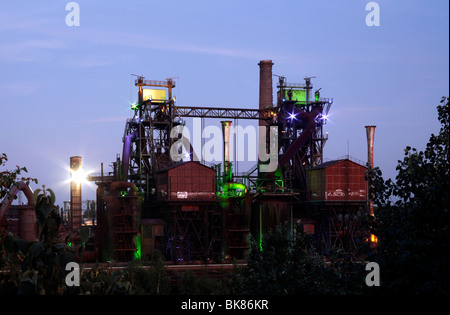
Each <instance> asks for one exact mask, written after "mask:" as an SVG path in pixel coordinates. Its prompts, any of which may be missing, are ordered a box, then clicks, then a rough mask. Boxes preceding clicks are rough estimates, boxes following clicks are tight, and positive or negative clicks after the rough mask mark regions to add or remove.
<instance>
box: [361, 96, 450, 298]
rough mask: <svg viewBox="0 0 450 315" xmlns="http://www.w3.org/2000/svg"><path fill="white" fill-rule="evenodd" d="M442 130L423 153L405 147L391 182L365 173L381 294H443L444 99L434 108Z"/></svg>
mask: <svg viewBox="0 0 450 315" xmlns="http://www.w3.org/2000/svg"><path fill="white" fill-rule="evenodd" d="M437 111H438V119H439V122H440V123H441V128H440V131H439V134H438V135H434V134H432V135H431V137H430V139H429V142H428V144H427V146H426V149H425V150H424V151H418V150H417V149H415V148H411V147H409V146H408V147H406V148H405V156H404V158H403V160H402V161H400V160H399V161H398V165H397V168H396V170H397V171H398V174H397V176H396V178H395V179H396V181H395V182H394V181H392V180H391V179H388V180H386V181H385V180H384V179H383V178H382V173H381V171H380V169H379V168H375V169H373V170H370V173H369V176H368V180H369V184H370V185H371V186H372V187H373V189H372V190H371V197H372V198H373V200H374V203H375V206H376V207H375V218H374V219H372V222H371V230H372V233H374V234H375V235H376V236H377V237H378V240H379V243H378V246H377V249H376V255H375V256H374V257H373V258H374V259H377V260H378V261H379V264H380V273H381V275H382V276H381V288H382V291H383V292H386V293H413V294H418V293H436V294H448V282H449V281H448V280H449V273H448V264H449V260H448V249H449V248H448V240H449V227H448V222H449V200H448V196H449V195H448V191H449V188H450V187H449V160H448V152H449V98H448V97H443V98H442V100H441V105H439V106H438V107H437Z"/></svg>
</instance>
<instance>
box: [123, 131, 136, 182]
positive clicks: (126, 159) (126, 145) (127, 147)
mask: <svg viewBox="0 0 450 315" xmlns="http://www.w3.org/2000/svg"><path fill="white" fill-rule="evenodd" d="M136 136H137V132H136V131H134V132H132V133H130V134H129V135H126V136H125V137H124V139H123V151H122V179H123V180H127V177H128V168H129V166H130V151H131V142H132V141H133V140H134V139H135V138H136Z"/></svg>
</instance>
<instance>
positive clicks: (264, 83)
mask: <svg viewBox="0 0 450 315" xmlns="http://www.w3.org/2000/svg"><path fill="white" fill-rule="evenodd" d="M258 66H259V109H266V108H269V107H272V106H273V94H272V93H273V91H272V66H273V62H272V60H261V61H260V62H259V63H258ZM259 125H260V126H261V125H266V123H265V122H264V121H263V120H259Z"/></svg>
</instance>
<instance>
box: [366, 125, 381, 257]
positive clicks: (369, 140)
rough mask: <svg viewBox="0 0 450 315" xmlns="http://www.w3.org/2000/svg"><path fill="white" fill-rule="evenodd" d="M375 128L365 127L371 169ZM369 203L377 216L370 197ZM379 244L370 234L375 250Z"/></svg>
mask: <svg viewBox="0 0 450 315" xmlns="http://www.w3.org/2000/svg"><path fill="white" fill-rule="evenodd" d="M375 127H376V126H365V128H366V135H367V163H368V164H369V167H370V168H373V165H374V164H373V142H374V138H375ZM367 202H368V204H369V214H370V215H372V216H373V215H375V213H374V210H373V200H372V199H370V195H369V197H368V199H367ZM377 243H378V238H377V237H376V236H375V235H373V234H370V246H371V247H372V248H374V247H375V246H376V244H377Z"/></svg>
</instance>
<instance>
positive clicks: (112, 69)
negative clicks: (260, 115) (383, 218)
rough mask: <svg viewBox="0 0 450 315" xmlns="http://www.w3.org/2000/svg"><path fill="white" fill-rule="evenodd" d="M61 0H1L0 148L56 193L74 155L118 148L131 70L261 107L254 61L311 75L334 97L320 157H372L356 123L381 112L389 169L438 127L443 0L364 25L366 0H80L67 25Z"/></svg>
mask: <svg viewBox="0 0 450 315" xmlns="http://www.w3.org/2000/svg"><path fill="white" fill-rule="evenodd" d="M69 2H70V1H65V0H33V1H32V0H28V1H25V0H14V1H13V0H2V1H1V2H0V106H1V107H0V108H1V111H0V134H1V138H0V153H6V154H7V155H8V158H9V162H8V163H7V165H6V166H7V168H8V169H12V168H14V167H15V165H20V166H26V167H27V168H28V171H29V173H28V175H29V176H32V177H36V178H38V180H39V184H38V185H34V184H33V185H32V188H33V189H36V188H40V186H41V185H42V184H44V185H46V186H47V187H50V188H52V189H53V190H54V191H55V193H56V197H57V204H59V205H61V206H62V204H63V201H64V200H69V184H68V183H67V181H66V180H67V179H68V177H69V172H68V170H67V168H68V166H69V158H70V156H74V155H80V156H82V158H83V163H84V166H85V168H86V169H89V170H92V171H94V172H99V171H100V163H101V162H104V165H105V171H109V170H110V167H109V165H110V164H111V162H112V161H114V160H115V157H116V154H118V153H121V152H122V136H123V132H124V127H125V120H126V119H127V118H129V117H131V116H132V111H131V110H130V106H129V104H130V103H131V102H133V101H135V100H136V96H137V89H136V87H135V86H134V77H132V76H131V74H140V75H144V76H145V77H146V79H155V80H163V79H165V78H168V77H178V79H176V82H177V87H176V88H175V90H174V94H175V95H176V97H177V104H178V105H184V106H217V107H227V106H229V107H249V108H257V107H258V95H259V90H258V86H259V67H258V65H257V64H258V62H259V61H260V60H263V59H271V60H272V61H273V62H274V66H273V73H274V74H277V75H283V76H285V77H287V81H288V82H300V83H301V82H303V78H304V77H306V76H315V77H316V78H315V79H313V81H312V82H313V85H314V89H317V88H322V89H321V95H322V96H323V97H332V98H334V104H333V106H332V107H331V110H330V113H329V114H330V121H329V122H328V124H327V125H326V126H325V129H324V131H327V132H329V140H328V142H327V144H326V146H325V157H326V158H328V159H334V158H337V157H340V156H342V155H346V154H347V153H349V154H350V155H351V156H353V157H356V158H357V159H360V160H363V161H366V159H367V151H366V150H367V147H366V146H367V144H366V135H365V129H364V126H365V125H376V126H377V128H376V131H375V153H374V155H375V156H374V161H375V165H376V166H379V167H380V168H381V170H382V171H383V174H384V177H385V178H394V177H395V174H396V172H395V166H396V165H397V161H398V160H399V159H402V158H403V150H404V148H405V147H406V146H408V145H409V146H412V147H416V148H418V149H424V148H425V145H426V143H427V141H428V139H429V136H430V135H431V133H437V132H438V131H439V122H438V120H437V111H436V106H437V105H439V101H440V99H441V97H442V96H448V95H449V41H448V37H449V14H448V12H449V3H448V1H443V0H431V1H425V0H395V1H394V0H390V1H388V0H379V1H377V3H378V4H379V8H380V26H372V27H369V26H367V25H366V22H365V19H366V15H367V14H368V13H369V11H366V4H367V3H369V2H370V1H368V0H342V1H332V0H318V1H300V0H277V1H275V0H270V1H268V0H258V1H257V0H227V1H215V0H208V1H203V0H202V1H199V0H190V1H187V0H171V1H148V0H147V1H144V0H130V1H123V0H122V1H118V0H108V1H100V0H79V1H76V2H77V3H78V5H79V8H80V25H79V26H72V27H69V26H67V25H66V15H67V14H69V13H70V12H69V11H66V9H65V8H66V4H67V3H69ZM274 83H276V78H274ZM274 96H275V93H274ZM208 121H209V120H208ZM211 123H212V124H219V122H218V121H212V122H211ZM239 170H240V171H243V169H239ZM94 186H95V185H93V184H92V183H91V185H84V186H83V200H85V199H95V191H94V188H95V187H94Z"/></svg>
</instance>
